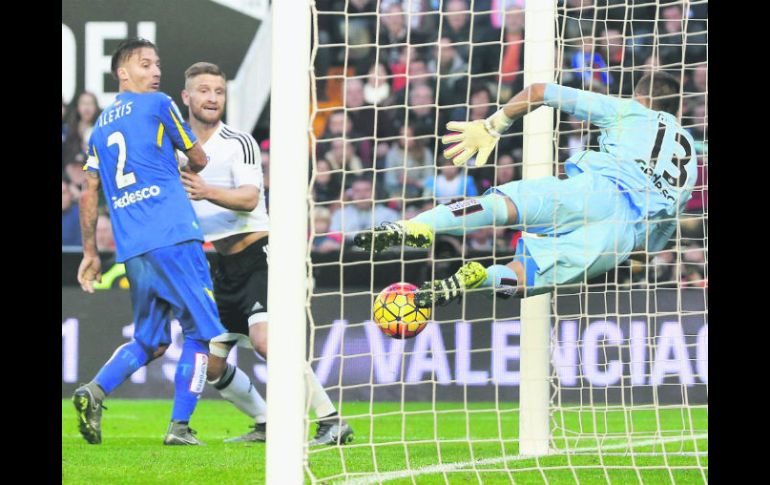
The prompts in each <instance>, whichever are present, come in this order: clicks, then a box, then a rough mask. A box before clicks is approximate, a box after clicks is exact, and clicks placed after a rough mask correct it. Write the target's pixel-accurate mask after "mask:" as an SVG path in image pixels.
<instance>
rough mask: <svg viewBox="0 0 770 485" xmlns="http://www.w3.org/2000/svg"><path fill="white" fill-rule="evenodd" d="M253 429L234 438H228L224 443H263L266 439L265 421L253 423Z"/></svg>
mask: <svg viewBox="0 0 770 485" xmlns="http://www.w3.org/2000/svg"><path fill="white" fill-rule="evenodd" d="M251 427H252V428H254V429H253V430H251V431H249V432H248V433H246V434H244V435H242V436H238V437H236V438H229V439H226V440H225V443H264V442H265V441H266V439H267V423H254V424H252V425H251Z"/></svg>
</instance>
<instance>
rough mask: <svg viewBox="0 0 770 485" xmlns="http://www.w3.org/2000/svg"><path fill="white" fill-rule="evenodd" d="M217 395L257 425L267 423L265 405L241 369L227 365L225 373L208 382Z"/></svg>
mask: <svg viewBox="0 0 770 485" xmlns="http://www.w3.org/2000/svg"><path fill="white" fill-rule="evenodd" d="M209 384H212V385H213V386H214V388H215V389H217V390H218V391H219V394H220V395H221V396H222V397H223V398H224V399H226V400H228V401H230V402H231V403H233V405H234V406H235V407H236V408H238V409H240V410H241V411H242V412H243V413H245V414H246V415H247V416H249V417H251V418H252V419H254V420H255V421H256V422H257V423H264V422H266V421H267V404H265V400H264V399H262V396H260V395H259V392H257V388H256V387H254V384H252V383H251V379H249V376H247V375H246V373H245V372H243V371H242V370H241V369H239V368H237V367H235V366H234V365H230V364H228V365H227V369H225V372H224V373H223V374H222V375H221V376H220V378H219V379H217V380H216V381H214V382H211V381H209Z"/></svg>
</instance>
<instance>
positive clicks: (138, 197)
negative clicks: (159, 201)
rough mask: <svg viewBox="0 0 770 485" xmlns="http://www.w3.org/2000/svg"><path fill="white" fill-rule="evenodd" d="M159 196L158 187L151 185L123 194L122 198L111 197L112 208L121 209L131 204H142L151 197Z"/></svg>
mask: <svg viewBox="0 0 770 485" xmlns="http://www.w3.org/2000/svg"><path fill="white" fill-rule="evenodd" d="M159 195H160V187H158V186H157V185H151V186H149V187H145V188H143V189H138V190H135V191H133V192H125V193H124V194H123V196H122V197H120V198H117V197H112V207H113V208H114V209H123V208H125V207H128V206H130V205H132V204H136V203H138V202H142V201H143V200H147V199H149V198H151V197H157V196H159Z"/></svg>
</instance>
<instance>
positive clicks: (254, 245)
mask: <svg viewBox="0 0 770 485" xmlns="http://www.w3.org/2000/svg"><path fill="white" fill-rule="evenodd" d="M225 99H226V79H225V75H224V73H223V72H222V71H221V70H220V69H219V67H218V66H216V65H215V64H211V63H207V62H198V63H195V64H193V65H192V66H190V67H189V68H188V69H187V70H186V71H185V89H184V90H183V91H182V100H183V101H184V104H185V105H187V107H188V108H189V112H190V119H189V123H190V127H191V128H192V130H193V132H194V133H195V135H196V136H197V137H198V140H199V141H200V143H201V144H202V147H203V149H204V151H205V152H206V154H207V155H208V158H209V163H208V165H207V166H206V168H207V169H206V170H205V171H201V172H200V173H198V174H189V173H188V172H182V182H183V184H184V186H185V189H186V190H187V193H188V194H189V197H190V199H192V200H193V208H194V209H195V213H196V215H197V216H198V220H199V221H200V225H201V229H202V230H203V234H204V237H205V239H206V241H211V243H212V244H213V245H214V249H216V251H217V254H218V257H217V261H216V263H217V264H216V266H215V268H214V273H213V280H214V297H215V299H216V302H217V307H218V309H219V314H220V317H221V320H222V324H223V325H224V326H225V328H226V329H227V333H224V334H222V335H220V336H219V337H215V338H214V339H212V340H211V344H210V357H209V365H208V374H207V378H208V382H209V383H210V384H212V385H213V386H214V387H215V388H216V389H217V390H219V392H220V394H221V395H222V397H224V398H225V399H227V400H228V401H231V402H232V403H233V404H234V405H235V406H236V407H237V408H238V409H240V410H241V411H243V412H244V413H246V414H247V415H249V416H250V417H252V418H254V420H255V424H254V426H253V427H254V430H253V431H250V432H249V433H246V434H245V435H243V436H240V437H237V438H232V439H229V440H226V441H228V442H244V441H265V438H266V434H265V430H266V424H265V423H266V418H267V416H266V406H265V401H264V400H263V399H262V397H261V396H260V395H259V393H258V392H257V390H256V388H255V387H254V385H253V384H252V382H251V380H250V379H249V378H248V376H247V375H246V374H245V373H244V372H243V371H242V370H240V369H238V368H237V367H235V366H233V365H229V364H228V363H227V360H226V359H227V356H228V354H229V353H230V350H231V349H232V347H233V346H234V345H236V344H239V346H242V347H248V348H253V349H254V350H256V351H257V353H258V354H259V355H261V356H262V357H263V358H267V315H268V313H267V312H268V308H267V250H268V245H267V244H268V227H269V219H268V215H267V210H266V205H265V194H264V190H263V189H264V184H263V177H262V164H261V155H260V152H259V148H258V146H257V143H256V142H255V141H254V138H252V136H251V135H250V134H247V133H244V132H241V131H238V130H235V129H233V128H230V127H229V126H227V125H225V124H224V123H222V121H221V119H222V116H223V115H224V108H225ZM306 373H307V376H306V377H307V379H306V383H307V385H308V396H309V397H310V400H311V407H313V409H314V411H315V413H316V416H317V417H318V419H319V421H318V429H317V432H316V435H315V437H314V438H313V440H312V441H311V442H310V445H311V446H313V445H321V444H340V443H346V442H349V441H351V440H352V439H353V430H352V429H351V428H350V426H349V425H348V424H347V423H346V422H345V421H344V420H343V419H342V418H340V417H339V415H338V414H337V410H336V409H335V407H334V405H333V404H332V402H331V400H330V399H329V396H328V395H327V394H326V392H325V391H324V389H323V387H322V386H321V383H320V382H319V381H318V378H317V377H316V376H315V374H314V373H313V370H312V369H311V368H310V366H309V365H308V366H307V369H306Z"/></svg>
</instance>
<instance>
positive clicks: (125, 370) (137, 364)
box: [93, 340, 151, 394]
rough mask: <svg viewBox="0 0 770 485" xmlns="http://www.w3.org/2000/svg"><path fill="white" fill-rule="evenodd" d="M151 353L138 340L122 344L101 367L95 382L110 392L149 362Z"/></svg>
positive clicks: (105, 392)
mask: <svg viewBox="0 0 770 485" xmlns="http://www.w3.org/2000/svg"><path fill="white" fill-rule="evenodd" d="M150 355H151V353H150V352H148V351H147V350H146V349H145V348H144V347H143V346H142V344H140V343H139V342H137V341H136V340H134V341H131V342H129V343H127V344H124V345H121V346H120V347H118V348H117V349H115V352H114V353H113V354H112V357H110V360H108V361H107V362H106V363H105V364H104V365H103V366H102V368H101V370H100V371H99V373H98V374H96V377H94V380H93V382H95V383H96V384H98V385H99V387H101V388H102V389H103V390H104V394H109V393H111V392H112V391H113V390H115V388H116V387H118V386H119V385H121V384H122V383H123V381H125V380H126V379H128V377H129V376H130V375H131V374H133V373H134V372H136V371H137V370H139V368H141V367H142V366H143V365H144V364H146V363H147V362H149V360H150Z"/></svg>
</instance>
